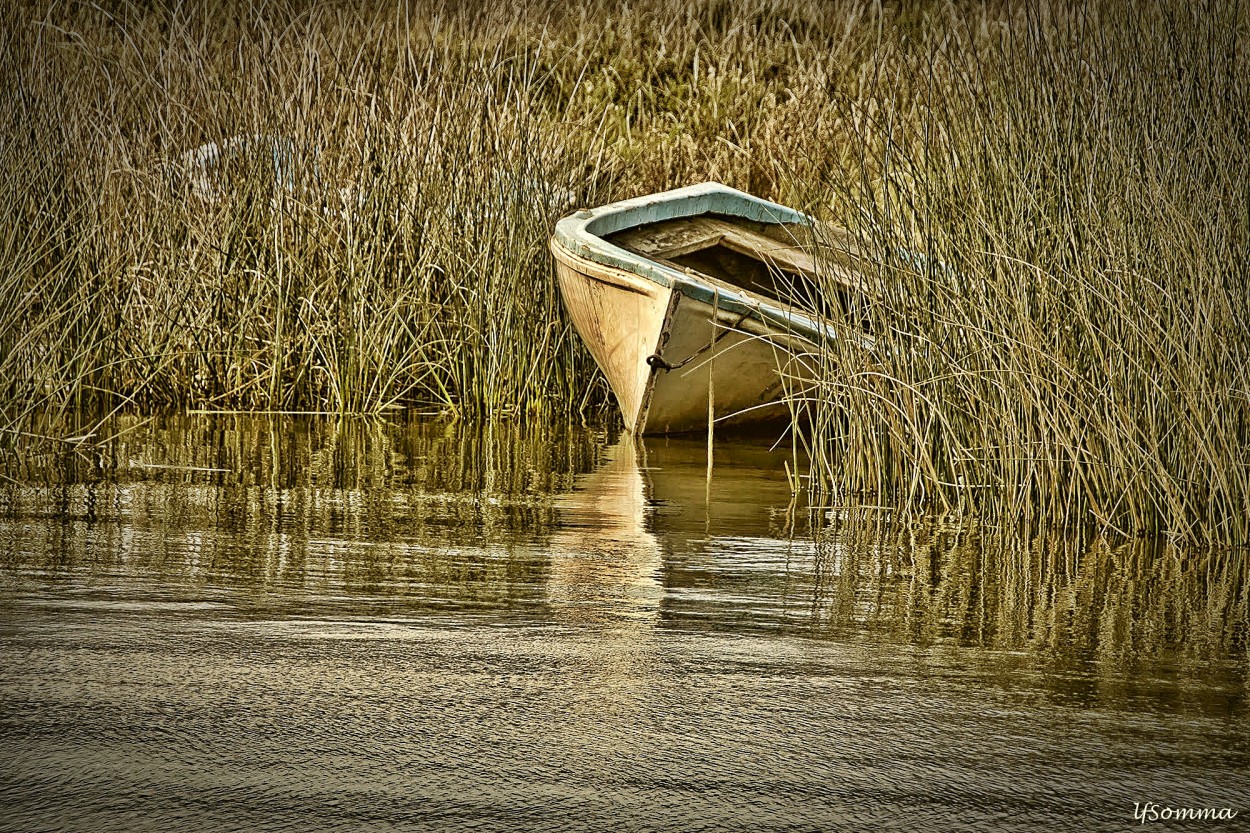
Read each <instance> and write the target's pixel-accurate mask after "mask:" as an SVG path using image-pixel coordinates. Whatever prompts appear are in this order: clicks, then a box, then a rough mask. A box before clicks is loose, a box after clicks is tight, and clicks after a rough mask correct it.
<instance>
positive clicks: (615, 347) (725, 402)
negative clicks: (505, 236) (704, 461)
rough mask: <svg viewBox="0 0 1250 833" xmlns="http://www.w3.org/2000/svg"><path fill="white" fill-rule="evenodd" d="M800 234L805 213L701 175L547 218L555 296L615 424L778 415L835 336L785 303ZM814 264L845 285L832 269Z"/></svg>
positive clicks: (679, 428)
mask: <svg viewBox="0 0 1250 833" xmlns="http://www.w3.org/2000/svg"><path fill="white" fill-rule="evenodd" d="M813 229H814V223H813V220H812V219H811V218H810V217H808V216H807V215H805V214H802V213H800V212H798V211H795V210H793V209H790V208H787V207H785V206H783V205H778V204H776V203H772V202H768V201H766V200H762V199H759V198H757V197H753V196H751V195H750V194H745V193H743V192H741V191H737V190H735V189H733V188H729V187H727V186H724V185H720V184H719V183H715V182H708V183H704V184H701V185H693V186H690V187H688V188H679V189H677V190H675V191H667V192H665V193H661V194H655V195H651V196H647V197H641V198H638V199H632V200H625V201H623V202H618V203H612V204H611V205H606V206H603V207H600V208H595V209H589V210H584V211H579V212H577V213H575V214H572V215H570V216H568V217H565V218H564V219H562V220H560V222H559V223H557V224H556V229H555V234H554V235H553V236H552V238H551V251H552V254H553V255H554V256H555V261H556V279H557V283H558V284H559V287H560V294H561V296H562V297H563V299H564V305H565V308H566V309H567V310H568V313H569V316H570V317H571V319H572V321H573V325H574V327H576V328H577V331H578V333H579V334H580V335H581V337H582V339H583V340H584V341H585V342H586V346H587V347H588V348H589V349H590V352H591V354H592V355H594V357H595V360H596V361H597V362H598V363H599V367H600V368H601V369H602V370H603V373H604V375H605V376H606V377H607V380H608V383H609V384H610V385H611V387H612V391H613V393H615V394H616V399H617V402H618V403H619V404H620V408H621V414H622V416H623V417H624V419H625V427H626V429H627V430H629V431H631V432H633V433H635V434H644V433H645V434H671V433H680V432H684V431H695V430H704V429H706V428H707V424H708V416H709V413H714V414H715V420H716V423H717V424H721V423H725V424H729V425H747V424H758V423H764V422H773V421H784V420H788V419H790V417H791V411H790V408H789V407H788V406H787V403H786V396H785V394H786V391H787V389H790V390H793V386H794V385H802V384H804V383H805V382H806V381H809V380H810V379H811V378H812V376H813V371H812V367H813V366H814V364H815V363H814V362H813V356H814V355H815V354H817V353H818V352H819V351H820V347H821V345H822V344H823V343H825V342H827V341H829V340H830V339H833V338H837V337H838V334H837V333H835V332H834V330H833V328H832V327H831V326H830V324H829V322H827V321H825V320H823V319H819V318H817V317H815V316H813V315H811V314H810V313H807V312H804V311H803V310H800V309H797V308H795V307H794V306H793V299H794V298H795V297H796V296H800V297H801V296H803V295H804V294H805V293H811V292H812V291H813V287H814V286H815V284H814V278H815V276H816V272H817V269H816V264H815V263H814V262H813V259H812V255H811V251H812V250H811V248H810V246H807V245H805V242H806V241H810V239H811V235H812V232H813ZM820 272H821V275H822V276H826V277H827V276H829V275H831V274H832V275H833V276H834V281H835V283H840V285H842V286H844V287H846V288H848V291H849V289H850V288H853V287H854V286H856V280H857V279H856V277H855V275H854V274H853V270H851V269H848V268H847V267H846V265H845V264H839V263H836V262H835V263H828V264H826V263H822V264H821V269H820ZM829 283H830V282H829V281H828V280H826V281H824V282H823V285H826V286H828V285H829ZM854 337H856V338H859V339H863V340H864V341H865V345H866V346H868V347H870V346H871V344H870V342H871V339H870V337H869V336H867V335H865V334H862V333H855V334H854Z"/></svg>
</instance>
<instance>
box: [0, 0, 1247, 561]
mask: <svg viewBox="0 0 1250 833" xmlns="http://www.w3.org/2000/svg"><path fill="white" fill-rule="evenodd" d="M1247 15H1248V12H1247V8H1246V7H1245V6H1243V5H1241V4H1238V3H1235V2H1234V3H1227V2H1225V3H1210V4H1207V5H1206V6H1204V7H1202V8H1194V9H1192V10H1191V9H1178V8H1175V7H1174V6H1173V5H1172V4H1168V3H1163V2H1150V3H1147V4H1145V5H1135V6H1133V7H1131V8H1130V7H1129V6H1127V5H1122V4H1118V3H1101V4H1093V5H1091V6H1088V7H1082V8H1080V9H1075V10H1065V9H1061V8H1059V7H1057V6H1055V5H1054V4H1045V3H1040V2H1025V3H1020V4H1014V3H1013V4H989V5H985V4H981V5H976V6H969V5H966V4H960V3H948V4H940V5H912V4H896V5H882V4H877V3H872V2H861V0H846V1H845V2H835V3H829V2H818V0H747V2H744V3H731V2H727V0H692V2H688V3H681V4H674V3H671V2H668V0H639V2H631V3H624V2H616V1H615V0H595V2H590V3H585V4H580V5H577V6H575V7H574V6H569V5H568V4H564V3H560V4H557V3H554V2H550V0H542V2H533V3H529V4H527V5H523V6H520V7H513V6H512V5H511V4H486V3H474V4H468V5H464V4H446V5H440V4H438V3H411V4H409V3H400V4H387V3H376V4H375V3H365V4H363V5H361V4H352V5H343V4H337V3H331V2H311V3H306V4H305V3H301V4H294V3H288V2H283V0H262V2H255V3H238V4H226V5H225V6H220V5H218V4H207V3H205V4H199V5H197V4H184V5H179V6H176V7H173V8H155V9H153V8H148V7H147V4H143V5H139V4H134V3H129V2H125V0H122V2H118V3H115V4H111V5H110V4H78V5H73V4H61V3H52V2H43V1H42V0H26V2H24V3H19V4H9V5H7V6H5V7H4V9H3V10H0V31H2V32H3V34H2V35H0V39H2V41H0V84H2V85H3V86H2V94H0V227H2V228H3V229H4V230H3V231H0V298H4V299H6V303H5V304H4V305H3V307H2V308H0V413H2V414H3V416H0V443H11V442H14V441H15V440H14V438H15V437H18V436H19V435H18V434H17V433H15V432H16V431H18V430H21V426H22V425H23V424H24V422H23V418H24V415H30V414H33V413H35V412H46V411H49V410H51V411H69V410H74V409H81V408H105V409H114V408H127V407H129V408H135V407H139V408H148V409H154V408H167V407H179V408H205V409H276V410H328V411H336V412H376V411H380V410H383V409H386V408H389V407H392V406H407V407H416V408H419V409H423V410H430V411H439V412H444V413H450V414H455V415H461V416H465V417H471V418H490V417H498V416H511V415H523V414H531V415H535V416H538V417H551V416H552V415H557V414H558V415H561V416H563V415H567V414H571V413H575V412H577V411H579V410H582V411H585V410H595V409H598V408H602V407H603V406H604V405H605V404H607V403H608V395H607V393H606V387H605V386H604V385H603V383H602V381H601V380H600V379H599V378H598V375H597V372H596V370H595V369H594V365H593V362H592V361H591V360H590V359H589V356H588V355H587V354H586V352H585V351H584V349H583V348H582V346H581V344H580V343H579V341H578V340H577V338H576V336H575V335H574V334H573V333H572V332H571V330H570V329H569V327H568V325H567V323H566V322H565V319H564V318H563V315H562V312H561V309H560V305H559V300H558V298H557V295H556V292H555V289H554V285H553V282H552V279H551V269H550V263H549V260H548V256H547V254H546V251H545V247H544V244H545V238H546V237H547V234H548V232H549V230H550V227H551V225H552V223H553V222H554V220H555V219H556V218H557V217H558V216H559V215H560V214H562V213H563V212H565V211H566V210H567V209H569V208H570V207H571V206H573V205H579V204H580V205H590V204H597V203H601V202H604V201H607V200H611V199H617V198H622V197H626V196H634V195H638V194H642V193H647V192H652V191H658V190H662V189H665V188H669V187H674V186H678V185H685V184H689V183H691V182H697V181H702V180H708V179H716V180H720V181H723V182H725V183H727V184H730V185H733V186H736V187H739V188H743V189H745V190H748V191H752V192H754V193H757V194H759V195H761V196H764V197H768V198H772V199H775V200H778V201H780V202H783V203H787V204H791V205H794V206H796V207H798V208H801V209H804V210H808V211H810V212H812V213H814V214H816V215H818V216H820V217H821V218H823V219H828V220H830V221H832V222H833V223H835V224H837V225H840V226H845V227H849V228H850V230H851V231H852V233H853V235H854V236H855V239H856V240H857V243H856V244H855V246H856V248H857V250H858V252H859V256H860V262H861V265H862V266H863V267H864V268H865V269H866V270H867V271H868V272H869V273H870V277H871V278H872V279H873V280H874V281H875V282H876V283H877V284H878V285H879V286H880V287H882V290H881V292H879V293H878V294H877V296H876V297H875V298H873V299H871V301H868V302H866V308H865V309H862V310H860V309H855V310H852V312H853V313H854V314H855V315H856V316H866V317H867V319H868V320H869V321H871V322H872V326H873V329H874V331H875V332H876V333H877V334H878V339H879V344H878V349H877V350H876V351H874V353H873V355H872V356H865V355H862V354H857V353H854V352H848V351H849V350H850V348H849V346H848V345H849V343H848V344H840V345H833V346H831V347H830V349H829V350H827V351H826V353H825V354H824V355H819V356H812V357H810V360H811V362H812V365H813V367H814V368H815V370H816V375H817V377H818V379H819V381H818V383H817V384H815V385H814V386H809V387H806V388H802V387H800V388H798V389H797V390H798V391H799V394H800V395H799V396H797V397H796V402H795V405H796V408H798V409H799V410H803V411H806V412H807V417H806V419H807V421H808V423H809V424H810V425H811V433H810V441H811V446H812V450H813V452H814V454H813V459H814V461H815V462H814V464H813V469H812V471H811V475H812V483H813V484H814V485H815V486H816V488H817V489H818V490H824V491H827V492H832V493H835V494H838V495H843V496H855V495H862V494H867V493H872V494H874V495H877V496H880V497H881V499H884V498H885V497H888V498H889V499H890V500H891V501H892V502H896V503H910V504H911V505H913V506H916V507H934V506H936V507H948V506H949V507H960V506H963V507H971V508H976V509H977V511H979V512H982V513H986V514H987V515H988V516H990V517H992V518H994V519H995V520H996V521H1001V522H1003V523H1016V524H1022V525H1025V526H1028V525H1037V524H1041V523H1043V522H1045V523H1059V524H1067V525H1078V526H1080V525H1093V526H1095V527H1098V528H1101V529H1103V530H1105V531H1107V532H1115V531H1117V530H1118V531H1119V532H1121V533H1124V534H1136V533H1166V534H1170V535H1175V536H1178V537H1181V538H1189V539H1193V540H1198V541H1208V542H1243V543H1244V541H1245V539H1246V532H1247V524H1250V521H1248V520H1247V519H1248V518H1250V505H1248V501H1250V498H1248V497H1247V496H1248V495H1250V488H1248V487H1250V459H1248V456H1247V455H1248V452H1247V448H1248V447H1250V433H1248V432H1250V428H1248V423H1250V420H1248V419H1247V391H1248V390H1250V380H1247V378H1246V372H1247V371H1246V369H1245V368H1246V367H1247V365H1248V364H1250V361H1248V359H1250V356H1248V355H1247V352H1248V351H1247V342H1248V340H1250V339H1248V334H1247V329H1246V325H1245V323H1244V322H1245V321H1246V320H1247V315H1246V313H1247V309H1246V307H1247V303H1248V301H1247V299H1248V298H1250V292H1248V287H1247V285H1246V279H1245V275H1246V274H1247V272H1246V266H1247V263H1246V260H1247V251H1248V248H1247V246H1248V240H1250V231H1248V230H1247V227H1248V224H1250V210H1248V209H1247V203H1246V194H1247V193H1250V183H1248V181H1247V180H1248V176H1247V174H1248V165H1250V162H1248V161H1247V160H1250V154H1248V153H1247V152H1246V150H1247V148H1246V145H1247V130H1248V128H1247V121H1246V119H1245V117H1244V113H1245V112H1246V106H1245V105H1246V104H1247V90H1248V88H1250V87H1248V81H1250V79H1248V78H1247V73H1248V72H1250V70H1248V69H1247V67H1250V61H1247V60H1246V57H1247V56H1246V44H1247V26H1248V24H1247ZM214 147H215V148H216V150H215V152H214V151H213V148H214ZM818 254H819V253H818ZM796 300H797V301H798V302H800V303H805V304H808V305H812V306H815V307H817V308H819V309H821V310H823V311H825V312H828V313H830V314H831V315H833V316H835V317H836V316H837V315H839V314H841V313H840V312H839V309H838V308H835V305H832V304H830V303H829V297H828V296H825V297H819V296H818V297H808V298H802V299H796ZM23 441H24V440H23ZM873 499H874V500H876V499H878V498H877V497H874V498H873Z"/></svg>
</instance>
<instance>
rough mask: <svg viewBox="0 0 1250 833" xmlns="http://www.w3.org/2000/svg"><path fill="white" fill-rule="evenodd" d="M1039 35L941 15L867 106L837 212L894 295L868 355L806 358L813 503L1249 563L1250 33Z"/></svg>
mask: <svg viewBox="0 0 1250 833" xmlns="http://www.w3.org/2000/svg"><path fill="white" fill-rule="evenodd" d="M1044 11H1045V10H1044V9H1036V8H1034V9H1030V8H1029V7H1028V6H1025V7H1024V13H1023V14H1022V16H1021V17H1020V18H1019V19H1016V20H1007V19H1005V18H1004V19H1001V20H999V19H982V20H977V19H975V18H972V19H969V18H968V17H967V16H963V15H959V14H954V13H950V12H949V11H944V12H936V13H934V14H933V15H931V17H930V18H929V19H928V20H927V21H926V23H925V25H924V26H922V27H917V28H916V29H915V33H916V36H915V39H914V40H912V41H909V42H908V43H906V44H904V43H902V42H901V41H900V42H899V43H898V44H896V46H895V47H894V48H892V49H888V50H887V49H882V50H881V51H879V52H878V53H877V54H876V55H875V56H874V59H873V67H874V72H873V74H872V76H871V79H870V80H866V81H865V84H864V86H863V87H861V88H859V89H857V90H855V91H854V92H853V93H852V95H850V96H849V98H848V99H847V102H846V115H847V118H861V121H860V122H859V123H858V125H859V126H858V127H857V131H856V137H855V140H854V141H853V142H852V143H851V148H852V156H853V158H854V159H855V167H856V168H857V169H858V173H857V175H855V176H851V177H845V178H842V179H839V180H831V181H830V182H828V183H826V185H827V188H828V189H827V191H826V192H824V194H823V195H822V197H821V199H822V201H823V205H824V206H826V208H825V209H823V210H824V213H825V214H826V216H828V217H829V218H830V219H833V220H835V221H841V222H843V223H845V224H849V225H850V226H851V227H852V228H853V230H854V231H855V232H856V234H857V238H858V240H859V243H860V245H861V246H863V247H864V249H866V250H867V251H868V252H870V253H871V257H870V261H871V267H870V270H871V271H872V272H874V278H875V280H876V282H877V283H879V284H880V285H881V286H882V287H884V289H883V292H882V294H881V296H880V297H879V298H876V299H874V300H873V301H871V302H869V303H867V304H866V306H865V309H864V310H863V313H864V314H865V315H867V316H868V317H869V319H870V320H871V321H872V327H873V329H874V331H875V332H876V333H878V334H879V342H878V348H877V350H876V351H875V353H874V355H872V356H869V357H866V356H864V355H862V354H857V353H855V352H853V351H852V350H850V349H848V345H844V344H834V345H830V346H829V349H828V350H826V351H825V353H824V355H821V356H815V357H812V361H813V362H815V363H818V364H819V366H820V371H821V372H820V375H821V380H822V381H821V383H820V384H819V385H817V386H815V387H814V388H812V389H810V390H808V391H807V396H806V397H805V401H804V402H803V403H801V404H802V406H804V407H806V408H807V409H808V410H809V416H810V418H811V419H812V420H813V422H814V425H815V428H814V430H813V432H812V434H813V436H814V444H813V451H814V452H815V455H814V460H815V463H814V472H813V474H814V476H815V482H816V483H818V484H819V485H820V486H821V487H822V488H824V489H826V490H828V491H830V492H832V493H834V494H836V495H841V496H842V498H839V499H843V498H845V497H846V496H853V495H863V494H871V495H874V496H875V497H874V498H873V499H874V500H884V501H886V502H889V503H891V504H892V505H903V506H912V507H914V508H925V509H931V508H934V507H937V508H939V509H961V510H963V509H970V510H975V511H976V512H978V513H979V514H981V515H982V516H983V517H986V518H988V519H991V520H993V521H994V522H995V523H999V524H1003V525H1008V526H1012V527H1017V528H1021V529H1032V530H1034V531H1036V530H1038V529H1039V528H1041V527H1044V526H1047V525H1058V526H1062V527H1065V528H1069V529H1072V528H1086V527H1088V528H1092V529H1094V530H1097V531H1099V532H1102V533H1107V534H1116V535H1140V534H1150V535H1166V536H1170V537H1173V538H1175V539H1177V540H1180V541H1186V542H1204V543H1232V544H1244V543H1246V541H1247V540H1248V539H1247V532H1248V531H1250V377H1248V376H1247V373H1248V372H1250V371H1248V370H1247V368H1248V367H1250V330H1248V329H1247V326H1246V322H1247V321H1248V320H1250V286H1248V285H1247V278H1246V276H1247V274H1250V211H1248V210H1247V209H1248V203H1247V201H1246V195H1247V194H1248V193H1250V155H1248V154H1247V153H1246V150H1247V143H1248V139H1250V121H1247V119H1246V118H1245V113H1246V112H1247V108H1248V106H1250V69H1248V67H1250V63H1248V62H1247V61H1246V48H1247V35H1248V33H1250V32H1248V24H1247V12H1246V9H1245V8H1237V7H1235V6H1225V5H1219V4H1215V5H1213V6H1212V7H1211V8H1207V9H1202V10H1198V9H1194V10H1188V9H1174V8H1171V7H1170V6H1168V5H1167V4H1148V5H1147V6H1146V7H1139V8H1134V9H1133V10H1132V11H1129V10H1127V9H1117V8H1115V7H1110V6H1109V7H1104V8H1102V9H1094V10H1086V11H1082V12H1079V13H1076V12H1074V13H1071V14H1070V15H1067V16H1062V17H1060V16H1053V15H1051V14H1048V13H1043V12H1044ZM866 78H868V76H866ZM808 300H809V302H811V303H818V302H819V300H820V299H819V298H817V299H808ZM833 314H837V312H836V311H834V312H833Z"/></svg>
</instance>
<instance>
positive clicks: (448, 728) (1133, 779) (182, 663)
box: [0, 417, 1250, 831]
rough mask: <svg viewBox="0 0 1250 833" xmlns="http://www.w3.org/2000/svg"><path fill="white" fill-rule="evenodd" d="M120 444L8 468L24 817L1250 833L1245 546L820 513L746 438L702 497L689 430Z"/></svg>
mask: <svg viewBox="0 0 1250 833" xmlns="http://www.w3.org/2000/svg"><path fill="white" fill-rule="evenodd" d="M118 430H120V431H122V432H123V433H121V434H120V435H119V436H118V437H116V438H114V439H112V440H110V441H109V442H106V443H103V444H102V445H101V446H99V447H98V449H97V450H96V451H93V452H91V453H90V454H86V455H76V454H70V455H64V454H58V455H54V456H47V457H33V458H26V459H24V460H23V461H22V462H21V463H20V464H14V465H11V466H10V469H9V471H10V474H11V476H13V477H14V479H15V480H18V481H19V482H20V485H15V484H13V483H8V485H6V486H4V487H0V668H3V677H2V678H0V829H4V830H14V831H17V830H21V831H30V830H50V829H57V830H92V831H105V830H127V831H129V830H169V829H178V830H300V831H303V830H352V831H357V830H440V831H441V830H469V829H472V830H487V831H494V830H499V831H505V830H506V831H517V830H551V831H566V830H568V831H572V830H596V831H598V830H631V831H632V830H639V831H644V830H645V831H650V830H796V831H802V830H812V831H816V830H819V831H828V830H909V831H912V830H914V831H947V830H1021V831H1032V830H1127V829H1130V828H1140V827H1143V826H1145V827H1147V828H1149V827H1156V828H1164V829H1180V828H1181V827H1182V826H1183V827H1186V828H1191V829H1204V830H1223V829H1228V830H1233V829H1244V827H1245V822H1246V820H1247V819H1250V731H1248V730H1250V708H1248V706H1247V704H1248V699H1247V694H1248V693H1250V691H1248V684H1247V679H1248V676H1247V661H1246V659H1247V657H1246V652H1247V646H1246V634H1247V614H1246V604H1247V601H1246V595H1247V593H1246V588H1245V575H1246V573H1245V567H1244V562H1243V560H1242V559H1241V558H1240V557H1239V556H1237V555H1236V554H1228V553H1224V554H1211V555H1208V556H1204V557H1201V558H1199V557H1197V556H1193V555H1192V554H1191V555H1185V554H1181V553H1176V552H1171V551H1167V550H1150V549H1146V548H1143V547H1142V546H1135V547H1120V548H1107V547H1106V546H1104V545H1100V544H1097V543H1093V544H1082V545H1080V546H1079V547H1078V546H1075V545H1069V544H1067V543H1065V542H1056V541H1054V540H1049V541H1048V540H1045V539H1034V540H1032V541H1031V542H1029V541H1026V542H1025V543H1023V544H1021V545H1019V546H1018V547H1017V548H1016V549H1012V548H1011V546H1010V545H1009V544H1008V543H1007V539H1006V538H1003V537H1001V536H996V535H995V534H994V532H993V531H992V530H984V529H978V528H976V527H967V526H959V525H952V523H951V522H950V521H949V520H943V519H921V520H919V521H916V522H914V523H909V524H903V523H901V522H899V521H897V519H892V518H890V517H888V515H889V513H885V512H882V511H880V510H871V509H869V510H863V511H861V512H856V513H847V512H845V511H843V510H841V509H835V508H829V509H825V508H820V509H818V510H817V511H815V512H814V513H813V512H809V511H808V510H806V509H805V508H804V507H801V506H795V505H792V502H791V497H790V489H789V488H788V487H787V486H786V481H785V475H784V472H783V471H782V460H783V459H784V457H785V455H783V454H781V453H769V452H768V450H767V449H766V448H763V447H761V446H759V445H748V444H734V443H725V444H723V445H720V446H718V448H717V467H716V469H715V472H714V476H713V480H712V486H711V491H710V497H711V500H710V502H709V500H708V497H709V491H708V486H707V482H706V479H705V457H704V446H703V444H702V442H701V441H683V442H679V441H667V442H665V441H651V440H648V441H647V442H646V443H645V444H644V446H643V448H641V449H636V448H633V447H631V446H629V445H628V444H622V443H620V442H619V441H615V438H612V437H608V436H607V435H605V434H604V433H602V432H597V431H581V430H577V431H568V432H559V431H557V432H551V431H547V432H542V431H531V432H529V433H524V432H522V433H519V434H518V433H516V432H505V431H502V430H500V431H498V432H476V433H475V432H473V431H468V430H465V429H462V428H456V427H455V426H447V425H440V424H436V423H400V424H384V423H378V424H361V423H344V424H336V423H334V422H327V421H319V420H293V419H289V418H281V419H280V418H274V419H257V418H242V417H240V418H217V419H207V418H177V419H169V420H154V421H152V422H148V423H140V422H139V421H137V420H129V421H127V420H122V421H120V422H119V423H118V424H117V425H115V426H112V427H111V430H110V433H111V432H112V431H118ZM610 440H612V441H613V442H611V443H609V441H610ZM6 482H7V481H6ZM812 517H815V519H816V527H817V530H818V535H817V536H816V541H814V540H813V535H812V532H813V528H812V526H811V523H810V522H809V519H810V518H812ZM1146 802H1155V803H1156V804H1158V805H1159V806H1160V807H1168V808H1171V807H1185V808H1189V807H1195V808H1215V809H1219V808H1229V810H1230V811H1232V810H1235V811H1237V812H1239V813H1240V815H1239V816H1238V817H1237V818H1234V819H1231V820H1229V819H1224V820H1218V819H1208V820H1201V821H1196V820H1190V821H1185V822H1183V823H1177V822H1168V821H1165V820H1162V819H1161V820H1157V821H1156V820H1151V819H1149V818H1147V820H1146V821H1145V824H1144V825H1143V823H1142V821H1141V820H1140V819H1137V818H1135V815H1134V813H1135V804H1136V807H1137V810H1138V812H1139V813H1140V812H1142V810H1143V809H1144V805H1145V803H1146ZM1156 809H1158V808H1156Z"/></svg>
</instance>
